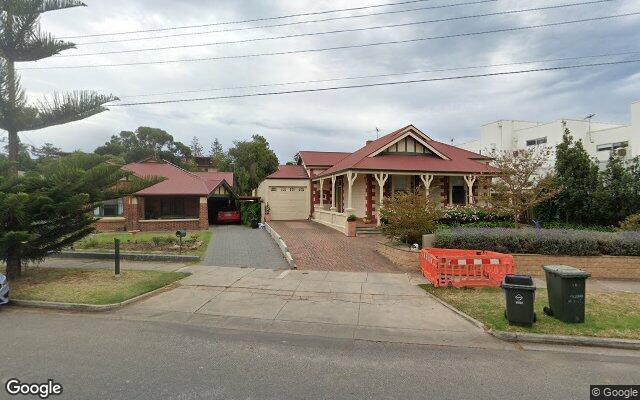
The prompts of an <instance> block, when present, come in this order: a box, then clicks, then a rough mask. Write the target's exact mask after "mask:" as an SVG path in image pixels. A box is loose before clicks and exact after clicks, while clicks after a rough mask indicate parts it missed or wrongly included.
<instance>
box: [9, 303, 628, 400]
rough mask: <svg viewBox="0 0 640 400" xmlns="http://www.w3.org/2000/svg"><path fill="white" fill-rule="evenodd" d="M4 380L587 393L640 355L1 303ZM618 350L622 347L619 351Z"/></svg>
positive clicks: (216, 392) (222, 393)
mask: <svg viewBox="0 0 640 400" xmlns="http://www.w3.org/2000/svg"><path fill="white" fill-rule="evenodd" d="M0 326H1V327H2V338H3V340H2V346H1V348H0V360H1V362H0V379H1V380H2V385H3V388H2V390H1V391H0V398H8V399H11V398H16V399H17V398H27V397H10V396H8V394H7V393H6V392H5V391H4V385H5V383H6V382H7V381H8V380H9V379H10V378H19V379H20V380H21V381H22V382H30V383H31V382H46V380H47V379H49V378H50V379H54V380H55V381H56V382H57V383H60V384H62V386H63V388H64V392H63V394H62V395H61V396H52V397H49V398H50V399H54V400H56V399H127V400H131V399H154V400H155V399H218V398H219V399H426V398H431V399H437V398H439V399H474V400H477V399H500V398H504V399H518V400H523V399H536V400H537V399H588V398H589V395H588V393H589V384H594V383H636V384H637V383H640V368H638V367H639V366H640V354H636V356H633V355H631V356H630V353H617V354H616V352H612V353H611V354H607V355H602V354H589V353H564V352H559V351H541V350H536V351H530V350H522V349H521V350H517V349H515V347H514V350H501V351H497V350H483V349H470V348H464V347H437V346H424V345H409V344H391V343H377V342H366V341H354V340H343V339H323V338H318V337H312V336H294V335H282V334H267V333H256V332H244V331H231V330H221V329H215V328H209V327H198V326H190V325H181V324H170V323H157V322H153V323H150V322H140V321H125V320H115V319H108V318H105V317H104V316H86V315H80V314H58V313H54V312H42V311H26V310H20V309H0ZM614 354H616V355H614Z"/></svg>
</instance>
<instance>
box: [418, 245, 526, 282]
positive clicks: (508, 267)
mask: <svg viewBox="0 0 640 400" xmlns="http://www.w3.org/2000/svg"><path fill="white" fill-rule="evenodd" d="M420 266H421V267H422V274H423V275H424V276H425V278H427V279H428V280H429V281H430V282H431V284H432V285H433V286H434V287H440V286H453V287H457V288H460V287H479V286H480V287H481V286H489V287H500V284H501V283H502V280H503V279H504V277H505V275H508V274H514V273H515V271H516V264H515V261H514V260H513V256H512V255H510V254H503V253H496V252H494V251H481V250H454V249H433V248H431V249H424V250H422V252H421V253H420Z"/></svg>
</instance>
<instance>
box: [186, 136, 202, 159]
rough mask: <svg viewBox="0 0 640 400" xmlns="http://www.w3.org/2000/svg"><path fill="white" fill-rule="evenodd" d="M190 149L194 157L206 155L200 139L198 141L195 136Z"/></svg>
mask: <svg viewBox="0 0 640 400" xmlns="http://www.w3.org/2000/svg"><path fill="white" fill-rule="evenodd" d="M189 148H190V149H191V155H193V156H194V157H202V156H203V155H204V149H203V148H202V145H201V144H200V139H198V137H197V136H194V137H193V139H191V145H190V146H189Z"/></svg>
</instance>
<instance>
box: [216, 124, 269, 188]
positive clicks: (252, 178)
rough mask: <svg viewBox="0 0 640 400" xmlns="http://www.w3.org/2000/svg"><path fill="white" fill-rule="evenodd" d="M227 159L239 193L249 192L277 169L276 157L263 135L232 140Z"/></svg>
mask: <svg viewBox="0 0 640 400" xmlns="http://www.w3.org/2000/svg"><path fill="white" fill-rule="evenodd" d="M228 155H229V159H230V161H231V166H232V168H233V172H234V173H235V175H236V180H237V181H238V190H239V192H240V193H241V194H250V193H251V191H252V190H253V189H255V188H257V187H258V185H259V184H260V182H262V181H263V180H264V178H266V177H267V176H268V175H270V174H272V173H274V172H275V171H277V170H278V157H277V156H276V154H275V153H274V152H273V150H271V149H270V148H269V142H267V139H265V138H264V137H263V136H260V135H253V137H252V138H251V140H249V141H240V142H234V146H233V147H232V148H230V149H229V153H228Z"/></svg>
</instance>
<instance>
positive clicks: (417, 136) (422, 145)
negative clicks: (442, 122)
mask: <svg viewBox="0 0 640 400" xmlns="http://www.w3.org/2000/svg"><path fill="white" fill-rule="evenodd" d="M430 141H432V139H431V138H430V137H429V136H427V135H425V134H424V133H422V132H421V131H420V130H418V129H417V128H415V127H413V126H411V125H410V126H408V127H406V128H405V129H404V130H403V131H402V132H401V135H397V137H396V138H395V139H394V140H392V141H391V142H390V143H388V144H387V145H386V146H385V147H382V148H380V149H379V150H376V151H374V152H373V153H371V154H369V156H368V157H375V156H377V155H379V154H383V153H404V154H407V153H409V154H425V155H430V156H437V157H439V158H442V159H444V160H448V159H449V157H447V156H446V155H445V154H443V153H441V152H439V151H438V150H436V149H435V148H433V147H432V146H431V145H430V144H429V142H430Z"/></svg>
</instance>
